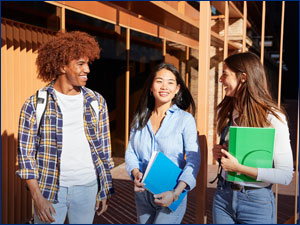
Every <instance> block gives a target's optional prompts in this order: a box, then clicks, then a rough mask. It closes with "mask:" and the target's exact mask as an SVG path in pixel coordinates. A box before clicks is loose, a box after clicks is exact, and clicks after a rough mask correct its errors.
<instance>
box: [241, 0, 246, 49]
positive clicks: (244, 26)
mask: <svg viewBox="0 0 300 225" xmlns="http://www.w3.org/2000/svg"><path fill="white" fill-rule="evenodd" d="M246 36H247V1H244V12H243V49H242V51H243V52H245V51H246Z"/></svg>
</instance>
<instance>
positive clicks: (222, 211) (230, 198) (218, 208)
mask: <svg viewBox="0 0 300 225" xmlns="http://www.w3.org/2000/svg"><path fill="white" fill-rule="evenodd" d="M212 214H213V223H214V224H236V223H240V224H242V223H244V224H275V198H274V194H273V191H272V189H271V187H266V188H259V189H252V190H245V189H244V188H242V190H241V191H234V190H232V189H231V186H230V183H229V182H227V181H225V180H220V181H219V182H218V185H217V190H216V193H215V197H214V201H213V210H212Z"/></svg>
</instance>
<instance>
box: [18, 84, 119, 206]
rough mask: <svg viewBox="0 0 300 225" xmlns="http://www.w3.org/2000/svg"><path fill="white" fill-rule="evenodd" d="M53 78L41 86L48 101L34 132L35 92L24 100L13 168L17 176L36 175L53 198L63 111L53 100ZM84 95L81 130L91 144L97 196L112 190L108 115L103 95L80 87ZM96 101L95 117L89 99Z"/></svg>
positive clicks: (55, 193) (58, 163)
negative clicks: (96, 112) (82, 129)
mask: <svg viewBox="0 0 300 225" xmlns="http://www.w3.org/2000/svg"><path fill="white" fill-rule="evenodd" d="M53 84H54V82H52V83H50V84H49V85H48V86H46V87H44V88H43V90H47V91H48V94H49V96H48V104H47V106H46V111H45V114H44V117H43V119H42V120H41V124H40V135H37V131H38V129H37V123H36V95H32V96H31V97H30V98H29V99H27V100H26V102H25V103H24V105H23V107H22V109H21V114H20V121H19V131H18V161H19V170H18V171H17V172H16V173H17V174H18V175H19V176H20V178H21V179H37V180H38V183H39V187H40V190H41V192H42V194H43V196H44V197H45V198H46V199H48V200H49V201H50V202H53V203H56V202H57V194H58V190H59V174H60V160H61V152H62V138H63V137H62V127H63V115H62V112H61V110H60V108H59V105H58V103H57V98H56V95H55V93H54V88H53ZM81 91H82V93H83V96H84V100H83V104H84V131H85V134H86V137H87V140H88V142H89V144H90V147H91V154H92V159H93V162H94V165H95V167H96V170H97V174H98V178H99V182H100V183H99V184H100V185H99V189H100V190H99V192H98V194H97V199H98V200H102V199H106V198H108V197H110V195H111V194H112V193H113V192H114V189H113V186H112V177H111V173H110V170H111V169H112V168H113V161H112V159H111V144H110V132H109V119H108V111H107V105H106V102H105V99H104V98H103V97H102V96H101V95H100V94H99V93H96V92H93V91H92V90H90V89H88V88H85V87H81ZM93 100H97V101H98V103H99V120H98V122H97V117H96V116H95V115H94V111H93V109H92V106H91V105H90V103H91V102H92V101H93Z"/></svg>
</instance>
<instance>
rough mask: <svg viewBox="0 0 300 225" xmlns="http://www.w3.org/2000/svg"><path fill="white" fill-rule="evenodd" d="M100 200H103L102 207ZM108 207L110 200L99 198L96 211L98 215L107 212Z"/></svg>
mask: <svg viewBox="0 0 300 225" xmlns="http://www.w3.org/2000/svg"><path fill="white" fill-rule="evenodd" d="M100 202H101V207H100ZM107 208H108V200H107V199H103V200H101V201H98V200H97V202H96V208H95V211H96V213H97V215H98V216H100V215H101V214H102V213H104V212H106V210H107Z"/></svg>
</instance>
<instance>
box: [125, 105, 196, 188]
mask: <svg viewBox="0 0 300 225" xmlns="http://www.w3.org/2000/svg"><path fill="white" fill-rule="evenodd" d="M153 151H160V152H162V153H164V154H165V155H166V156H168V157H169V158H170V159H171V160H172V161H173V162H174V163H175V164H176V165H177V166H179V167H180V168H181V169H183V172H182V174H181V176H180V177H179V181H184V182H185V183H186V184H187V185H188V186H187V188H186V189H187V190H191V189H193V188H194V187H195V186H196V178H197V173H198V171H199V168H200V149H199V145H198V134H197V129H196V123H195V119H194V117H193V116H192V115H191V114H190V113H188V112H185V111H183V110H182V109H180V108H178V106H177V105H176V104H174V105H173V106H172V107H170V108H169V110H168V111H167V113H166V116H165V118H164V120H163V121H162V124H161V126H160V128H159V130H158V131H157V132H156V134H154V132H153V129H152V126H151V122H150V119H149V120H148V122H147V125H146V126H145V127H144V128H142V129H141V130H138V129H133V130H132V131H131V133H130V140H129V143H128V146H127V150H126V154H125V161H126V170H127V172H128V174H129V176H131V171H132V170H133V169H134V168H138V169H139V170H140V171H141V172H142V173H144V172H145V170H146V168H147V165H148V162H149V160H150V157H151V154H152V153H153ZM184 155H186V159H185V157H184Z"/></svg>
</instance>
